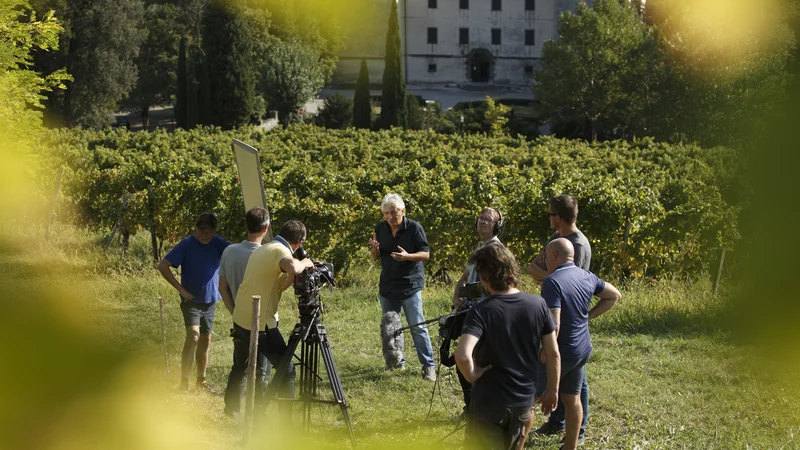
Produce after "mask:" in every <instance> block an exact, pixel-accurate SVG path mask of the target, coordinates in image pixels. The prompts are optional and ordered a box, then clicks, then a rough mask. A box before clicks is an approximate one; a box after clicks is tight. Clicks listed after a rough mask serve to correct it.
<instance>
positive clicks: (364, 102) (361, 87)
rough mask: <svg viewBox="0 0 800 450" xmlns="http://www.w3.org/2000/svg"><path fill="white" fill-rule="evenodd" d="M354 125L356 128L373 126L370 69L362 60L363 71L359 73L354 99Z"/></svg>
mask: <svg viewBox="0 0 800 450" xmlns="http://www.w3.org/2000/svg"><path fill="white" fill-rule="evenodd" d="M353 125H354V126H355V127H356V128H370V127H371V126H372V105H371V104H370V102H369V69H367V61H366V60H363V59H362V60H361V71H360V72H359V73H358V82H357V83H356V93H355V96H354V97H353Z"/></svg>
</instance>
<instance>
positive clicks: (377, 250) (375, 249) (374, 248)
mask: <svg viewBox="0 0 800 450" xmlns="http://www.w3.org/2000/svg"><path fill="white" fill-rule="evenodd" d="M369 253H370V254H371V255H372V259H373V260H377V259H380V257H381V247H380V244H378V238H377V236H376V235H375V233H372V237H371V238H369Z"/></svg>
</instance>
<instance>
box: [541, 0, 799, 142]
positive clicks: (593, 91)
mask: <svg viewBox="0 0 800 450" xmlns="http://www.w3.org/2000/svg"><path fill="white" fill-rule="evenodd" d="M652 3H653V4H652V5H651V4H646V7H642V4H641V2H639V3H635V4H632V3H629V2H619V1H616V0H597V1H596V2H595V3H594V7H593V8H589V7H587V6H586V5H585V4H584V3H583V2H581V3H580V4H579V5H578V7H577V8H576V10H575V13H570V12H566V13H563V14H562V15H561V18H560V21H559V24H558V32H559V39H558V40H556V41H548V42H546V43H545V44H544V50H543V54H542V70H540V71H538V72H537V73H536V74H535V76H534V77H535V80H536V84H535V85H534V87H533V90H534V93H535V95H536V97H537V99H539V100H540V101H541V104H542V112H543V114H544V116H545V117H546V118H548V119H549V120H550V122H551V125H552V126H553V128H554V130H555V131H556V132H557V133H558V134H561V135H565V136H570V137H581V138H585V139H592V140H595V139H597V138H601V139H615V138H626V139H631V138H633V137H636V136H653V137H655V138H657V139H664V140H670V141H681V140H689V141H697V142H700V143H702V144H704V145H720V144H726V145H740V144H741V143H742V142H743V140H744V139H746V138H747V136H749V135H751V134H752V132H753V131H754V125H755V126H756V127H758V126H760V125H763V124H764V122H765V121H768V120H769V114H770V111H771V105H773V104H775V103H776V101H777V100H778V99H779V97H780V95H781V93H782V92H783V91H784V88H785V85H786V82H787V80H788V78H789V74H788V71H787V68H786V67H787V66H786V65H787V62H788V61H789V58H790V54H791V52H792V50H793V49H794V48H795V42H794V38H793V36H792V34H791V32H790V31H789V30H788V27H787V25H786V21H787V19H786V17H791V14H788V13H787V14H783V13H782V12H785V11H786V9H785V8H775V11H770V12H768V13H763V14H760V15H759V16H763V15H764V14H766V17H769V18H771V20H770V21H769V25H766V24H764V23H762V22H764V20H759V18H758V17H754V16H755V14H751V15H750V17H752V19H742V20H740V21H739V22H737V23H736V26H733V25H734V24H732V23H729V22H726V23H723V24H719V25H718V26H715V25H714V23H713V20H712V18H713V17H714V16H725V14H723V12H722V11H719V10H718V9H719V8H717V7H716V6H714V7H713V8H716V9H712V10H708V11H706V9H708V8H712V6H703V5H702V4H705V3H709V5H717V6H719V4H718V3H714V2H687V1H681V0H676V1H673V2H652ZM745 3H747V2H739V3H737V4H736V5H731V8H732V9H733V10H737V9H741V8H751V9H752V10H753V11H754V12H761V10H763V9H766V7H762V6H756V4H755V3H753V4H752V5H751V6H743V5H745ZM771 3H775V4H780V3H781V2H780V1H778V0H775V1H773V2H771ZM637 5H638V6H637ZM704 8H705V9H704ZM643 11H644V12H645V13H644V14H643V13H642V12H643ZM700 12H704V13H703V14H700ZM782 16H784V17H782ZM725 17H727V16H725ZM773 19H774V20H773ZM732 36H735V37H732ZM743 49H746V51H743Z"/></svg>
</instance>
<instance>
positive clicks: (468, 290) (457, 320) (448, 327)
mask: <svg viewBox="0 0 800 450" xmlns="http://www.w3.org/2000/svg"><path fill="white" fill-rule="evenodd" d="M459 293H460V294H461V295H460V297H461V298H462V299H464V301H463V302H462V303H461V309H459V310H458V311H454V312H452V313H450V314H448V315H446V316H442V317H441V318H440V319H439V337H440V338H442V345H441V347H440V348H439V357H440V361H441V362H442V365H444V366H445V367H453V366H454V365H455V364H456V360H455V357H454V355H453V354H452V353H450V342H452V341H454V340H456V339H458V338H459V337H461V330H462V328H464V320H465V319H466V318H467V311H469V309H470V308H472V306H473V305H475V303H476V302H477V301H478V300H480V298H481V297H483V295H484V293H483V290H482V289H481V283H480V282H475V283H467V284H465V285H463V286H462V287H461V289H460V291H459Z"/></svg>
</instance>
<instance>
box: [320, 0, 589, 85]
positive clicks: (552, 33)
mask: <svg viewBox="0 0 800 450" xmlns="http://www.w3.org/2000/svg"><path fill="white" fill-rule="evenodd" d="M576 3H577V0H398V11H399V21H400V35H401V40H402V42H401V49H402V53H403V69H404V74H405V78H406V82H407V83H411V84H448V83H449V84H461V85H468V84H472V83H476V84H498V85H529V84H530V83H531V80H532V77H533V72H534V71H535V70H536V69H537V68H538V65H539V59H540V58H541V55H542V44H543V43H544V42H545V41H546V40H548V39H554V38H556V36H557V34H556V24H557V23H558V16H559V14H560V13H561V12H562V11H565V10H569V9H572V8H574V6H575V4H576ZM363 6H364V9H363V10H361V11H359V15H360V16H364V17H370V19H369V20H368V22H370V23H369V24H364V25H363V26H359V27H358V28H357V29H353V30H352V31H351V32H350V35H349V37H348V42H347V47H346V48H345V50H344V51H342V53H341V54H340V61H339V65H338V67H337V70H336V74H335V75H334V78H333V83H334V84H350V83H355V81H356V79H357V77H358V70H359V65H360V62H361V59H366V60H367V64H368V66H369V69H370V81H371V82H373V83H380V81H381V78H382V75H383V54H384V46H385V36H386V27H387V22H388V15H389V2H388V1H387V0H364V3H363ZM362 23H363V21H362Z"/></svg>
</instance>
